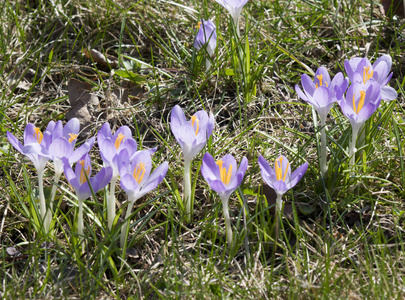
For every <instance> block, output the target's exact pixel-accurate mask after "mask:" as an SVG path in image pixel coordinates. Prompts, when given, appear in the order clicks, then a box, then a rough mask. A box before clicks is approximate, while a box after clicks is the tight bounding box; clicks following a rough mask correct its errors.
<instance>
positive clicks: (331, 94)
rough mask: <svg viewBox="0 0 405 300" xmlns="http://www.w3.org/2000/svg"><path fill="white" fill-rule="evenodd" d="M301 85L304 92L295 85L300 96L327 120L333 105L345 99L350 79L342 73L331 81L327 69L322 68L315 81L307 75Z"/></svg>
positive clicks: (303, 76) (302, 78)
mask: <svg viewBox="0 0 405 300" xmlns="http://www.w3.org/2000/svg"><path fill="white" fill-rule="evenodd" d="M301 84H302V87H303V89H304V92H303V91H302V90H301V88H300V87H299V86H298V85H295V91H296V92H297V94H298V96H299V97H300V98H301V99H302V100H304V101H306V102H308V103H309V104H311V105H312V106H313V107H314V108H315V110H316V111H317V112H318V114H319V116H320V118H321V119H322V118H323V117H324V118H325V119H326V116H327V115H328V113H329V111H330V109H331V107H332V105H333V103H334V102H336V101H337V100H340V99H341V98H342V97H343V94H344V92H345V91H346V89H347V87H348V85H349V79H348V78H344V76H343V74H342V72H339V73H337V74H336V75H335V77H334V78H333V80H332V81H331V80H330V76H329V73H328V71H327V70H326V68H325V67H320V68H318V70H317V71H316V73H315V78H314V80H313V81H312V80H311V78H310V77H309V76H308V75H307V74H303V75H302V76H301Z"/></svg>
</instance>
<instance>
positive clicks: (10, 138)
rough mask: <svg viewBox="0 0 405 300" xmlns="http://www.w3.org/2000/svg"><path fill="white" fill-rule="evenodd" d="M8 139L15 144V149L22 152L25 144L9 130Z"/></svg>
mask: <svg viewBox="0 0 405 300" xmlns="http://www.w3.org/2000/svg"><path fill="white" fill-rule="evenodd" d="M7 139H8V141H9V142H10V143H11V145H13V147H14V148H15V149H17V150H18V151H19V152H20V153H22V148H23V145H22V144H21V143H20V141H19V140H18V139H17V138H16V137H15V136H14V135H13V134H12V133H11V132H9V131H7Z"/></svg>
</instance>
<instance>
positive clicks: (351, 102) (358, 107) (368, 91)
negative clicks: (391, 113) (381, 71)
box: [338, 80, 381, 166]
mask: <svg viewBox="0 0 405 300" xmlns="http://www.w3.org/2000/svg"><path fill="white" fill-rule="evenodd" d="M380 90H381V89H380V85H379V84H378V82H376V81H375V80H368V81H367V82H366V84H364V83H357V82H355V83H353V84H352V85H351V86H350V87H349V89H348V90H347V93H346V98H342V99H341V100H339V101H338V103H339V105H340V108H341V109H342V112H343V114H345V115H346V117H348V118H349V121H350V123H351V125H352V142H351V145H350V149H349V156H350V165H351V166H353V165H354V162H355V158H354V153H355V152H356V151H355V147H356V140H357V134H358V132H359V129H360V128H361V126H362V125H363V124H364V123H365V122H366V121H367V120H368V118H370V117H371V115H372V114H373V113H374V112H375V111H376V110H377V108H378V106H379V105H380V102H381V93H380Z"/></svg>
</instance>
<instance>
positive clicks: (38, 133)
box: [34, 127, 44, 144]
mask: <svg viewBox="0 0 405 300" xmlns="http://www.w3.org/2000/svg"><path fill="white" fill-rule="evenodd" d="M34 130H35V133H34V138H36V139H37V141H38V144H41V142H42V139H43V138H44V135H43V134H42V132H41V130H40V129H39V128H38V127H35V128H34Z"/></svg>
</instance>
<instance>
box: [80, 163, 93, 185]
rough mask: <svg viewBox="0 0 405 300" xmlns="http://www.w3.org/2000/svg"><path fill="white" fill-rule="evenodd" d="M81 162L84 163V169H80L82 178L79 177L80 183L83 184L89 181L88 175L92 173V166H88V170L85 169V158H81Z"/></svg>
mask: <svg viewBox="0 0 405 300" xmlns="http://www.w3.org/2000/svg"><path fill="white" fill-rule="evenodd" d="M79 164H81V165H82V170H81V171H80V179H79V181H80V184H83V183H85V182H86V181H87V177H88V176H89V174H90V166H88V168H87V170H85V169H84V160H80V161H79ZM84 172H86V174H87V176H86V174H85V173H84Z"/></svg>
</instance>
